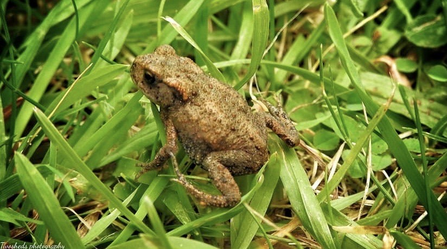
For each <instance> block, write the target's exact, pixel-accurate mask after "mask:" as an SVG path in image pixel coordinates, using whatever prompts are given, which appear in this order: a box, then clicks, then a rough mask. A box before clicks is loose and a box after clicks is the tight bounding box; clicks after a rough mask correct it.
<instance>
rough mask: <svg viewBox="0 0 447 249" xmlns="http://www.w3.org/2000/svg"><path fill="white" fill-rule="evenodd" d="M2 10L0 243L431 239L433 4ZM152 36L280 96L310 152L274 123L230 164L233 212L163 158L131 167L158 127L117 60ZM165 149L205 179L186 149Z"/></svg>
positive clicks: (437, 66) (436, 167)
mask: <svg viewBox="0 0 447 249" xmlns="http://www.w3.org/2000/svg"><path fill="white" fill-rule="evenodd" d="M1 6H2V9H1V13H2V16H1V17H2V19H1V23H2V48H3V49H2V50H1V52H2V53H1V57H0V58H1V61H2V63H1V74H0V80H1V83H0V89H1V92H0V98H1V101H0V108H1V109H2V110H3V111H2V112H0V242H2V243H7V244H9V245H22V244H23V243H25V244H26V245H28V246H30V245H32V244H47V245H50V244H53V245H64V246H65V247H67V248H82V247H86V248H93V247H96V248H104V247H111V248H121V247H123V246H134V247H145V248H148V247H149V248H177V247H180V245H181V246H182V247H184V248H192V247H195V248H248V247H250V248H257V247H270V248H279V247H281V248H295V247H298V248H301V247H302V248H315V247H323V248H378V247H382V248H394V247H396V248H399V247H401V248H420V247H423V248H429V247H431V248H434V247H437V246H438V247H442V246H446V242H445V239H444V238H445V237H446V236H447V214H446V212H445V208H446V201H445V197H444V193H445V182H446V174H445V172H446V166H447V162H446V160H447V156H446V153H445V151H446V147H445V144H446V143H447V132H446V129H445V128H446V126H447V115H446V114H447V112H446V111H445V110H447V108H446V105H447V102H446V98H445V97H446V95H447V88H446V87H445V83H446V82H447V76H446V75H447V70H446V67H445V63H444V60H445V53H443V52H442V51H444V50H443V49H445V43H446V41H447V40H446V39H445V36H446V35H447V29H446V21H445V20H447V19H446V18H445V16H447V9H445V7H444V6H447V4H446V2H445V0H442V1H434V2H433V3H425V4H424V3H419V2H416V1H413V0H400V1H394V2H386V3H385V2H384V3H377V1H363V3H362V4H360V5H357V3H356V1H345V2H343V3H336V4H335V5H332V6H330V5H329V4H327V3H324V1H309V2H305V1H294V0H291V1H272V0H269V1H262V0H253V1H220V0H211V1H210V0H209V1H205V0H198V1H186V0H176V1H151V0H148V1H137V0H127V1H118V2H110V1H104V0H97V1H90V0H79V1H60V2H54V3H53V2H51V1H47V2H45V3H40V2H39V4H37V5H27V4H23V3H20V2H18V1H9V2H5V3H4V4H2V5H1ZM160 44H171V45H172V46H173V47H175V49H176V50H177V53H178V54H180V55H183V56H191V57H193V58H194V59H195V61H196V62H197V63H198V64H200V65H201V66H203V68H204V69H205V70H206V71H207V72H209V73H210V74H211V75H213V76H214V77H215V78H218V79H220V80H222V81H224V82H226V83H228V84H230V85H232V86H234V88H235V89H237V90H238V91H239V92H240V93H241V94H242V95H244V96H246V98H247V99H248V100H249V99H250V98H254V96H253V94H252V93H253V92H254V95H255V96H256V98H264V99H271V98H273V97H274V96H275V95H280V96H281V97H282V99H283V103H282V105H283V106H284V108H285V110H286V111H287V113H288V114H289V115H290V117H291V118H292V119H293V120H294V121H295V122H296V127H297V129H298V130H299V131H300V134H301V136H302V139H303V140H304V141H306V143H307V144H308V145H309V146H310V147H311V148H313V149H314V150H318V151H319V152H318V153H319V156H320V157H321V159H320V160H324V161H325V162H326V163H325V165H321V164H318V162H317V161H316V160H315V158H313V157H311V156H310V155H308V154H307V153H305V152H304V151H303V150H302V149H300V148H294V149H292V148H289V147H287V146H286V145H285V144H284V143H283V142H282V141H281V140H280V139H279V138H278V137H277V136H276V135H274V134H271V135H270V136H269V150H270V154H271V155H270V160H269V161H268V163H267V164H266V165H265V166H264V167H263V168H262V170H260V171H259V172H258V173H257V174H253V175H248V176H242V177H237V179H236V180H237V182H238V185H239V187H240V188H241V190H242V192H243V197H242V202H241V203H239V204H238V205H236V206H235V207H233V208H210V207H203V206H200V205H199V204H198V203H197V202H195V201H194V200H193V199H191V197H189V196H188V195H187V193H186V192H185V190H184V189H183V188H182V187H181V186H180V185H179V184H176V183H173V182H172V181H170V179H171V178H172V177H174V175H175V174H174V171H173V169H172V168H171V167H166V169H163V170H162V171H160V172H149V173H147V174H146V175H144V176H142V177H141V178H140V179H139V181H135V180H134V176H135V174H136V173H137V172H138V171H139V169H138V168H137V167H136V165H137V163H138V161H150V160H151V159H152V158H153V157H154V155H155V153H156V152H157V151H158V150H159V148H160V147H161V144H162V143H163V142H164V141H165V134H164V130H163V125H162V124H161V121H160V117H159V115H158V111H157V108H156V106H154V105H152V104H151V103H150V102H149V101H148V100H147V99H146V98H145V97H143V95H142V94H141V93H140V92H138V91H136V88H135V86H134V85H133V83H132V82H131V80H130V77H129V64H130V63H131V62H132V60H133V59H134V57H135V56H136V55H139V54H144V53H149V52H152V51H153V50H154V49H155V48H156V47H157V46H158V45H160ZM340 62H341V63H340ZM253 77H255V79H256V81H254V82H255V83H256V85H255V86H256V87H257V88H256V89H257V90H259V92H258V91H252V90H253V89H251V88H250V87H249V86H250V82H252V81H251V79H252V78H253ZM177 160H178V162H179V165H180V167H181V168H183V169H184V171H187V170H188V169H189V171H188V178H189V180H190V181H194V182H195V183H196V184H197V185H199V186H200V187H201V188H203V189H205V190H206V191H207V192H213V191H216V190H215V189H214V188H213V187H212V186H211V184H209V182H207V179H206V174H205V175H204V174H203V171H201V170H200V165H194V164H192V163H191V161H190V160H189V159H188V157H187V155H186V154H185V152H184V151H180V152H179V153H178V155H177ZM424 211H428V213H424ZM2 245H3V244H2Z"/></svg>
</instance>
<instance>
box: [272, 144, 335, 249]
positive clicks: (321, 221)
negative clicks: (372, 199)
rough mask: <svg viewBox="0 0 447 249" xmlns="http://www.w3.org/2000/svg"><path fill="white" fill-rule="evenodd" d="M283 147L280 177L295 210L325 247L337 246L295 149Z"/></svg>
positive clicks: (283, 145)
mask: <svg viewBox="0 0 447 249" xmlns="http://www.w3.org/2000/svg"><path fill="white" fill-rule="evenodd" d="M281 147H282V149H281V150H280V151H278V153H282V154H279V157H280V158H282V159H283V160H284V162H283V165H284V167H282V168H281V173H280V177H281V181H282V183H283V185H284V188H285V190H286V193H287V196H288V197H289V201H290V203H291V204H292V208H293V210H294V211H295V213H296V214H297V215H298V217H299V218H300V220H301V222H302V224H303V226H304V227H305V228H306V230H308V231H309V232H310V233H311V234H312V236H313V237H314V238H315V240H316V241H318V242H319V243H320V244H321V246H322V247H323V248H337V246H336V245H337V243H336V242H335V241H334V237H333V236H332V234H331V230H330V229H329V226H328V222H327V220H326V218H325V217H326V215H325V213H324V212H323V210H322V209H321V207H320V204H319V202H318V200H317V198H316V196H315V194H314V191H313V189H312V188H311V186H310V183H309V180H308V178H307V174H306V172H305V171H304V169H303V167H302V166H301V163H300V161H299V160H298V157H297V155H296V152H295V150H293V149H291V148H288V147H287V146H286V145H285V144H283V143H281Z"/></svg>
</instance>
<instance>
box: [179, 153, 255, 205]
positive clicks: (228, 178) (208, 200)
mask: <svg viewBox="0 0 447 249" xmlns="http://www.w3.org/2000/svg"><path fill="white" fill-rule="evenodd" d="M172 159H173V163H174V168H175V170H176V173H177V176H178V179H174V181H176V182H178V183H180V184H182V185H183V186H184V187H185V188H186V190H187V191H188V193H189V194H191V195H192V196H194V197H195V198H197V199H198V200H199V201H200V203H201V204H203V205H210V206H216V207H233V206H234V205H236V204H237V203H239V202H240V200H241V193H240V191H239V187H238V185H237V184H236V181H235V180H234V178H233V175H232V173H233V174H235V175H241V174H247V173H252V172H256V171H258V170H259V168H260V167H261V166H262V163H257V164H256V163H254V162H253V161H252V160H251V157H250V155H249V154H248V153H246V152H244V151H235V150H231V151H218V152H211V153H210V154H208V155H207V156H206V157H205V159H204V160H203V161H202V166H203V168H204V169H206V170H207V171H208V176H209V178H210V179H211V180H212V183H213V184H214V186H216V188H217V189H218V190H219V191H220V192H221V193H222V195H211V194H208V193H205V192H203V191H201V190H199V189H197V188H196V187H194V185H192V184H191V183H189V182H188V181H187V180H186V178H185V176H184V175H183V174H181V173H180V171H179V169H178V166H177V164H176V162H175V158H174V157H173V158H172ZM225 165H234V167H230V168H229V167H226V166H225ZM251 165H253V167H250V166H251ZM244 166H247V167H244ZM241 168H243V169H244V170H243V171H241V170H237V171H234V172H231V171H230V170H231V169H241Z"/></svg>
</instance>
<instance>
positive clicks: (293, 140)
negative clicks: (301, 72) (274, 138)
mask: <svg viewBox="0 0 447 249" xmlns="http://www.w3.org/2000/svg"><path fill="white" fill-rule="evenodd" d="M131 77H132V79H133V81H134V83H135V84H136V85H137V86H138V88H139V89H140V90H141V91H142V92H143V93H144V94H145V95H146V97H148V98H149V99H150V100H151V101H152V102H153V103H155V104H156V105H158V106H159V107H160V115H161V118H162V121H163V123H164V125H165V127H166V132H167V143H166V145H164V146H163V147H162V148H161V149H160V151H159V152H158V153H157V155H156V157H155V159H154V160H153V161H152V162H150V163H149V164H147V165H145V167H144V168H143V169H142V171H141V172H140V174H139V175H141V174H143V173H145V172H147V171H149V170H152V169H159V168H161V167H162V166H163V164H164V163H165V162H166V161H167V160H168V159H169V158H170V157H172V158H173V159H174V160H173V161H174V165H176V162H175V158H174V156H173V155H174V154H175V153H176V152H177V150H178V148H177V138H178V139H179V140H180V142H181V144H182V145H183V147H184V148H185V151H186V153H187V154H188V156H189V157H190V158H191V159H192V160H194V162H195V163H197V164H200V165H202V167H203V168H204V169H205V170H207V171H208V174H209V177H210V179H211V180H212V183H213V184H214V185H215V186H216V187H217V189H218V190H219V191H220V192H221V193H222V195H211V194H208V193H205V192H203V191H201V190H199V189H197V188H196V187H194V186H193V185H192V184H190V183H189V182H188V181H186V179H185V177H184V176H183V175H182V174H181V173H180V172H179V171H178V168H176V172H177V175H178V178H177V179H175V181H177V182H179V183H180V184H182V185H183V186H184V187H185V188H186V189H187V191H188V193H190V194H191V195H193V196H194V197H195V198H197V199H198V200H199V201H200V202H201V203H202V204H204V205H211V206H219V207H231V206H234V205H236V204H237V203H238V202H239V201H240V199H241V193H240V191H239V187H238V186H237V184H236V182H235V181H234V178H233V176H236V175H244V174H251V173H255V172H257V171H258V170H259V169H260V168H261V167H262V165H263V164H264V163H265V162H266V161H267V160H268V157H269V152H268V149H267V127H268V128H270V129H272V130H273V131H274V132H275V133H277V134H278V135H279V137H280V138H281V139H283V140H284V141H285V142H286V143H287V144H288V145H289V146H296V145H298V143H299V138H298V133H297V132H296V130H295V128H294V126H293V124H292V122H291V121H290V119H289V118H288V117H287V115H285V113H284V112H283V111H282V110H281V109H275V107H273V106H271V105H269V104H268V103H265V104H267V107H268V108H269V111H270V113H269V114H267V113H254V112H252V110H251V108H250V107H249V106H248V104H247V102H246V101H245V100H244V99H243V98H242V96H241V95H239V94H238V93H237V92H236V91H235V90H234V89H233V88H232V87H230V86H228V85H226V84H224V83H221V82H219V81H218V80H217V79H215V78H212V77H210V76H209V75H208V74H206V73H204V72H203V71H202V69H201V68H200V67H199V66H198V65H197V64H195V63H194V62H193V61H192V60H190V59H189V58H186V57H180V56H178V55H177V54H176V53H175V50H174V49H173V48H172V47H170V46H168V45H162V46H160V47H158V48H157V49H156V50H155V52H154V53H152V54H147V55H141V56H138V57H137V58H136V59H135V61H134V62H133V63H132V66H131Z"/></svg>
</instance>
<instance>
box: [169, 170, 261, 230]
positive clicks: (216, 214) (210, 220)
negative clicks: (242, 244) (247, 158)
mask: <svg viewBox="0 0 447 249" xmlns="http://www.w3.org/2000/svg"><path fill="white" fill-rule="evenodd" d="M264 169H265V167H262V168H261V170H259V172H258V173H256V176H255V178H254V179H253V184H252V188H251V189H250V191H249V192H248V193H247V194H245V195H244V196H242V199H241V202H239V203H238V204H237V205H236V206H234V207H232V208H230V209H227V208H222V209H215V210H213V211H212V212H210V213H208V214H206V215H203V216H201V217H200V218H198V219H196V220H193V221H191V222H189V223H187V224H184V225H182V226H179V227H177V228H175V229H174V230H171V231H169V232H168V234H169V235H170V236H182V235H184V234H186V233H189V232H190V231H192V230H194V229H198V228H201V227H203V226H208V225H212V224H217V223H220V222H224V221H228V220H229V219H232V218H233V217H235V216H236V215H237V214H238V213H240V212H241V211H242V209H243V208H244V205H243V203H244V202H248V201H249V200H251V199H252V197H253V195H254V194H256V193H257V191H258V189H259V188H260V187H261V186H262V183H263V179H264V177H263V174H264Z"/></svg>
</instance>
